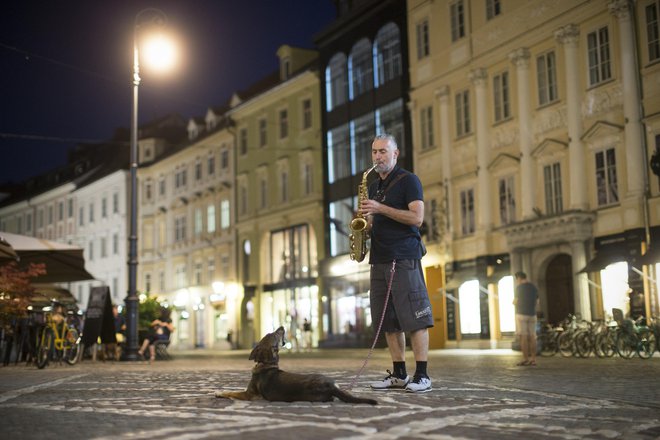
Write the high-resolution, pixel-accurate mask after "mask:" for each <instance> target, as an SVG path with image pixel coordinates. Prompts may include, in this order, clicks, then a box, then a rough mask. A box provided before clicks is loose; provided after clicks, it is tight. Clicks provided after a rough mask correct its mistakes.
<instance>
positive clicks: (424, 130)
mask: <svg viewBox="0 0 660 440" xmlns="http://www.w3.org/2000/svg"><path fill="white" fill-rule="evenodd" d="M419 121H420V134H421V137H422V150H428V149H429V148H431V147H433V106H428V107H424V108H423V109H421V110H420V118H419Z"/></svg>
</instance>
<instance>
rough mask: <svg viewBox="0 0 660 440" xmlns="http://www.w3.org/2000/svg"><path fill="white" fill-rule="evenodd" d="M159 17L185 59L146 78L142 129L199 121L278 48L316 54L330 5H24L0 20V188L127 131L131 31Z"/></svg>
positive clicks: (170, 1)
mask: <svg viewBox="0 0 660 440" xmlns="http://www.w3.org/2000/svg"><path fill="white" fill-rule="evenodd" d="M146 7H157V8H159V9H161V10H162V11H163V12H165V13H166V14H167V17H168V28H169V30H171V31H172V32H174V33H175V34H176V35H177V38H178V40H179V45H180V47H182V51H181V52H182V53H181V57H182V59H181V60H180V62H179V65H178V68H177V70H176V71H175V72H172V73H168V74H167V75H159V76H156V75H155V74H153V73H150V72H147V71H143V72H142V74H141V77H142V82H141V84H140V92H139V123H140V124H142V123H145V122H148V121H149V120H150V119H153V118H157V117H160V116H163V115H166V114H168V113H173V112H175V113H179V114H181V115H182V116H183V117H184V118H185V119H188V118H190V117H194V116H204V114H205V113H206V110H207V108H209V107H214V106H219V105H222V104H224V103H225V102H226V100H227V99H228V98H229V97H230V96H231V94H232V93H233V92H234V91H237V90H241V89H244V88H246V87H248V86H250V85H251V84H252V83H254V82H256V81H258V80H259V79H261V78H262V77H264V76H266V75H268V74H269V73H271V72H273V71H274V70H275V69H277V67H278V59H277V56H276V51H277V48H278V47H279V46H280V45H282V44H289V45H292V46H299V47H305V48H313V36H314V35H315V34H316V33H317V32H319V31H320V30H321V29H323V28H324V27H325V26H327V25H328V24H330V23H331V22H332V21H333V20H334V18H335V9H334V5H333V3H332V1H331V0H242V1H241V0H151V1H143V0H93V1H92V0H83V1H80V0H59V1H43V0H22V1H12V2H5V3H4V4H3V7H2V12H1V13H0V76H1V78H0V90H1V91H0V184H1V183H6V182H9V181H13V182H18V181H21V180H24V179H26V178H28V177H31V176H34V175H36V174H39V173H41V172H44V171H48V170H50V169H53V168H56V167H58V166H61V165H64V164H65V163H66V152H67V150H68V149H69V148H71V147H73V146H75V145H76V144H77V143H84V142H102V141H104V140H108V139H110V138H111V137H112V135H113V133H114V131H115V129H116V128H118V127H126V128H128V127H129V125H130V114H131V107H132V83H131V80H132V45H133V24H134V20H135V16H136V14H137V12H138V11H140V10H142V9H144V8H146Z"/></svg>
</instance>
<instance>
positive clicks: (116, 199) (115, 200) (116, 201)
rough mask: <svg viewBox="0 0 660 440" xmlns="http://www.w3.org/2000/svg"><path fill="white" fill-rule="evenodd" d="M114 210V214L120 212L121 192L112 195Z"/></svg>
mask: <svg viewBox="0 0 660 440" xmlns="http://www.w3.org/2000/svg"><path fill="white" fill-rule="evenodd" d="M112 212H113V214H118V213H119V193H114V194H113V195H112Z"/></svg>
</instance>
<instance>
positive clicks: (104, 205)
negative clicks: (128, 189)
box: [101, 197, 108, 218]
mask: <svg viewBox="0 0 660 440" xmlns="http://www.w3.org/2000/svg"><path fill="white" fill-rule="evenodd" d="M107 217H108V200H107V199H106V198H105V197H103V198H102V199H101V218H107Z"/></svg>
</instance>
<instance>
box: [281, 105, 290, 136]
mask: <svg viewBox="0 0 660 440" xmlns="http://www.w3.org/2000/svg"><path fill="white" fill-rule="evenodd" d="M288 136H289V112H288V111H287V110H286V109H283V110H280V139H284V138H286V137H288Z"/></svg>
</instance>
